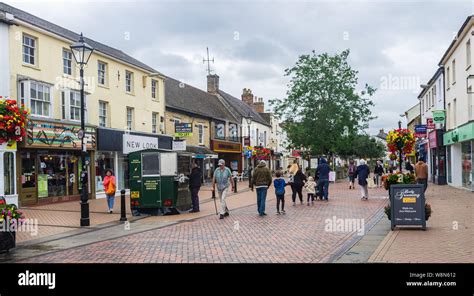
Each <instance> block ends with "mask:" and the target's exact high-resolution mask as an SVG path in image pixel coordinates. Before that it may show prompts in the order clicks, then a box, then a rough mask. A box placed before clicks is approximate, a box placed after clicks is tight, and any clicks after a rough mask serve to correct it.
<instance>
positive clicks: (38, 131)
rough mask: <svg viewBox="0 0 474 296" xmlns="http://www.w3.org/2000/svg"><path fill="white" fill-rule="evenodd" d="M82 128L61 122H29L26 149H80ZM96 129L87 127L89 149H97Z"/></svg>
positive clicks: (25, 142)
mask: <svg viewBox="0 0 474 296" xmlns="http://www.w3.org/2000/svg"><path fill="white" fill-rule="evenodd" d="M80 130H81V127H80V126H79V125H69V124H64V123H60V122H44V121H37V120H29V121H28V125H27V129H26V140H25V141H24V146H25V147H26V148H65V149H67V148H70V149H80V148H81V139H80V138H79V134H80ZM95 132H96V129H95V128H93V127H86V129H85V135H84V142H85V144H86V148H87V149H95V147H96V135H95Z"/></svg>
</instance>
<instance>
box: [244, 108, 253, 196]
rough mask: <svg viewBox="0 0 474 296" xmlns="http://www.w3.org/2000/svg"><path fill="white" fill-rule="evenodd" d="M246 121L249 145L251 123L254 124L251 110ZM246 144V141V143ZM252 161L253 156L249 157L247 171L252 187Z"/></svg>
mask: <svg viewBox="0 0 474 296" xmlns="http://www.w3.org/2000/svg"><path fill="white" fill-rule="evenodd" d="M245 121H246V122H247V136H248V138H249V145H250V144H251V142H250V139H251V138H250V125H251V124H252V117H251V115H250V112H249V113H248V116H247V117H246V118H245ZM244 144H245V143H244ZM250 162H251V158H247V171H248V177H249V188H252V171H251V170H250Z"/></svg>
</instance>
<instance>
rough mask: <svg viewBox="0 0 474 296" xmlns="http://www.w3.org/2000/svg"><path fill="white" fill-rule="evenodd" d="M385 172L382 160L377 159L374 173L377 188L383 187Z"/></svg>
mask: <svg viewBox="0 0 474 296" xmlns="http://www.w3.org/2000/svg"><path fill="white" fill-rule="evenodd" d="M384 173H385V171H384V169H383V165H382V162H381V161H380V160H377V164H376V165H375V169H374V175H375V184H377V188H380V187H382V175H383V174H384Z"/></svg>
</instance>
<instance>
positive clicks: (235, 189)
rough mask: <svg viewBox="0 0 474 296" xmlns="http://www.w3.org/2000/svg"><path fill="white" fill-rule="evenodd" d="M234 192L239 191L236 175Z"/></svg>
mask: <svg viewBox="0 0 474 296" xmlns="http://www.w3.org/2000/svg"><path fill="white" fill-rule="evenodd" d="M234 193H237V177H234Z"/></svg>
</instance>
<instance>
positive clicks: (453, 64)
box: [451, 59, 456, 84]
mask: <svg viewBox="0 0 474 296" xmlns="http://www.w3.org/2000/svg"><path fill="white" fill-rule="evenodd" d="M451 67H452V68H453V84H455V83H456V60H455V59H454V60H453V61H452V62H451Z"/></svg>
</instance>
